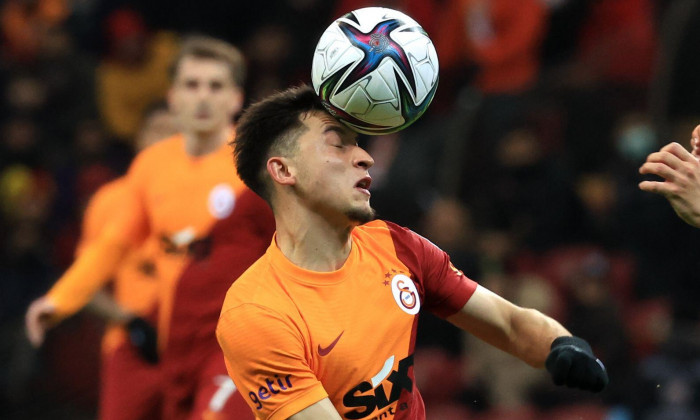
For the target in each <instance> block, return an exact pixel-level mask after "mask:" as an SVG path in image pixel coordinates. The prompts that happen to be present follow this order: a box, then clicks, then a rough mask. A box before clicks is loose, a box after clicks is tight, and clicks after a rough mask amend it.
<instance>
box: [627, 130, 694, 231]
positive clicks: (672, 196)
mask: <svg viewBox="0 0 700 420" xmlns="http://www.w3.org/2000/svg"><path fill="white" fill-rule="evenodd" d="M699 128H700V127H698V128H696V129H695V131H693V136H696V135H698V134H700V132H698V131H699V130H698V129H699ZM697 143H698V142H697V138H696V137H693V140H691V145H692V147H693V152H692V153H691V152H689V151H687V150H686V149H685V148H684V147H683V146H681V145H680V144H678V143H670V144H667V145H666V146H664V147H662V148H661V150H659V151H658V152H654V153H651V154H650V155H649V156H647V160H646V162H644V164H643V165H642V166H641V167H640V168H639V173H641V174H644V175H648V174H651V175H656V176H659V177H661V178H663V181H642V182H640V183H639V188H640V189H642V190H643V191H649V192H652V193H655V194H660V195H663V196H664V197H666V199H667V200H668V202H669V203H670V204H671V206H672V207H673V210H674V211H675V212H676V214H678V216H679V217H680V218H681V219H683V220H684V221H685V222H686V223H688V224H690V225H692V226H695V227H700V160H698V157H697V156H698V144H697Z"/></svg>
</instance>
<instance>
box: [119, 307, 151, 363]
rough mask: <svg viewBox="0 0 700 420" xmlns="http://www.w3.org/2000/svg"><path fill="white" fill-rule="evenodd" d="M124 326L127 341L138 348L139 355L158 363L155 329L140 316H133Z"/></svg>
mask: <svg viewBox="0 0 700 420" xmlns="http://www.w3.org/2000/svg"><path fill="white" fill-rule="evenodd" d="M125 326H126V330H127V332H128V333H129V341H130V342H131V344H132V345H133V346H134V347H136V349H138V351H139V354H140V355H141V357H143V359H144V360H146V361H147V362H148V363H150V364H152V365H155V364H156V363H158V333H157V332H156V329H155V328H153V326H152V325H151V324H149V323H148V321H146V320H145V319H143V318H140V317H133V318H132V319H131V320H130V321H129V322H127V323H126V324H125Z"/></svg>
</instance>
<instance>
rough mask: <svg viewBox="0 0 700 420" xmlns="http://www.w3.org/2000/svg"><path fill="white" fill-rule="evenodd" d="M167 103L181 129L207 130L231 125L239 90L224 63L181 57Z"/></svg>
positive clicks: (238, 105) (240, 97) (240, 99)
mask: <svg viewBox="0 0 700 420" xmlns="http://www.w3.org/2000/svg"><path fill="white" fill-rule="evenodd" d="M168 103H169V105H170V110H171V112H172V113H173V115H174V116H175V118H176V119H177V122H178V124H179V125H180V128H181V129H182V130H183V131H185V132H195V133H211V132H214V131H217V130H222V129H225V128H227V127H228V126H229V125H231V123H232V118H233V116H234V115H235V114H236V113H237V112H238V111H240V109H241V106H242V105H243V93H242V91H241V89H240V88H239V87H238V86H236V85H235V84H234V82H233V80H232V78H231V73H230V71H229V68H228V66H227V65H226V64H225V63H223V62H221V61H217V60H214V59H208V58H198V57H185V58H183V59H182V61H181V62H180V64H179V65H178V68H177V71H176V74H175V80H174V81H173V86H172V87H171V88H170V92H169V95H168Z"/></svg>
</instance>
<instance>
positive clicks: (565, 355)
mask: <svg viewBox="0 0 700 420" xmlns="http://www.w3.org/2000/svg"><path fill="white" fill-rule="evenodd" d="M447 320H448V321H450V322H451V323H453V324H455V325H456V326H458V327H460V328H462V329H463V330H465V331H467V332H469V333H470V334H472V335H474V336H475V337H477V338H479V339H481V340H483V341H485V342H487V343H489V344H491V345H493V346H495V347H497V348H499V349H501V350H503V351H506V352H508V353H510V354H512V355H514V356H516V357H518V358H519V359H521V360H523V361H525V362H526V363H528V364H530V365H532V366H534V367H537V368H543V367H545V366H546V368H547V370H549V372H550V373H551V374H552V377H553V378H554V382H555V383H556V384H557V385H563V384H566V385H567V386H569V387H575V388H582V389H587V390H591V391H596V392H597V391H601V390H602V389H603V388H604V387H605V386H606V385H607V383H608V377H607V373H606V371H605V368H604V367H603V365H602V363H600V361H599V360H598V359H596V358H595V356H594V355H593V352H592V350H591V348H590V346H589V345H588V343H586V342H585V341H584V340H583V339H580V338H578V337H572V336H571V333H569V331H567V330H566V329H565V328H564V327H563V326H562V325H561V324H560V323H558V322H557V321H555V320H554V319H552V318H550V317H548V316H546V315H544V314H542V313H541V312H539V311H536V310H534V309H525V308H521V307H519V306H516V305H514V304H512V303H511V302H508V301H507V300H505V299H503V298H502V297H500V296H498V295H496V294H495V293H493V292H491V291H489V290H488V289H486V288H484V287H482V286H478V287H477V288H476V291H475V292H474V294H473V295H472V296H471V298H470V299H469V300H468V301H467V303H466V304H465V305H464V306H463V307H462V309H461V310H459V311H458V312H457V313H456V314H454V315H452V316H450V317H448V318H447Z"/></svg>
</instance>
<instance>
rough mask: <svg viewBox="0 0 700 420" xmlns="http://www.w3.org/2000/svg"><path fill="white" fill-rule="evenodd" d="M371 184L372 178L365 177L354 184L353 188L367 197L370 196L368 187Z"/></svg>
mask: <svg viewBox="0 0 700 420" xmlns="http://www.w3.org/2000/svg"><path fill="white" fill-rule="evenodd" d="M371 184H372V178H371V177H369V176H366V177H364V178H362V179H361V180H359V181H357V184H355V188H357V189H358V190H360V191H361V192H362V193H363V194H367V195H368V196H370V195H372V194H371V193H370V192H369V186H370V185H371Z"/></svg>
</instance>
